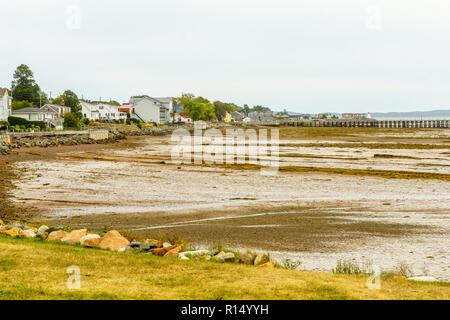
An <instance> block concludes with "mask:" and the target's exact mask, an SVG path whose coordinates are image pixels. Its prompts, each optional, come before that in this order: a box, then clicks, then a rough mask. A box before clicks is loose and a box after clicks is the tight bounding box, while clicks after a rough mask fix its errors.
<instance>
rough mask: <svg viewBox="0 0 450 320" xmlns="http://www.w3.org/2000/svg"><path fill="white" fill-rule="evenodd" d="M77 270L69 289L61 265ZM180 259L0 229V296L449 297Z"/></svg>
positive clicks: (449, 289)
mask: <svg viewBox="0 0 450 320" xmlns="http://www.w3.org/2000/svg"><path fill="white" fill-rule="evenodd" d="M71 265H77V266H79V267H80V270H81V289H80V290H69V289H68V288H67V286H66V281H67V279H68V277H69V275H68V274H67V273H66V270H67V267H68V266H71ZM366 279H367V276H353V275H351V276H349V275H334V274H329V273H319V272H308V271H291V270H285V269H281V268H275V269H272V268H262V267H253V266H245V265H237V264H219V263H213V262H206V261H205V262H200V261H180V260H178V259H172V258H161V257H155V256H148V255H144V254H132V253H117V252H111V251H104V250H99V249H88V248H82V247H73V246H69V245H65V244H58V243H48V242H45V241H38V240H26V239H13V238H9V237H6V236H0V299H450V285H449V284H433V283H417V282H412V281H405V280H396V279H391V278H389V279H382V280H381V290H369V289H367V288H366Z"/></svg>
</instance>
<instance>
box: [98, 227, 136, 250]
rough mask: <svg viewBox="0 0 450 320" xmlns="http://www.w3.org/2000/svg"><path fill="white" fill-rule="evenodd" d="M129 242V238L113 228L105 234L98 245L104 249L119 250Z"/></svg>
mask: <svg viewBox="0 0 450 320" xmlns="http://www.w3.org/2000/svg"><path fill="white" fill-rule="evenodd" d="M129 244H130V241H128V240H127V238H125V237H123V236H122V235H121V234H120V233H119V232H118V231H116V230H111V231H109V232H108V233H107V234H105V236H104V237H103V239H102V241H100V243H99V245H98V246H99V247H100V248H102V249H109V250H113V251H118V250H119V249H123V248H125V247H126V246H128V245H129Z"/></svg>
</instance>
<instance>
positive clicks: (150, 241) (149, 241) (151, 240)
mask: <svg viewBox="0 0 450 320" xmlns="http://www.w3.org/2000/svg"><path fill="white" fill-rule="evenodd" d="M153 242H156V244H157V245H158V242H159V241H158V240H155V239H147V240H145V243H153Z"/></svg>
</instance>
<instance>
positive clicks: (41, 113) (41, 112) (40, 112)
mask: <svg viewBox="0 0 450 320" xmlns="http://www.w3.org/2000/svg"><path fill="white" fill-rule="evenodd" d="M12 116H13V117H18V118H22V119H25V120H28V121H42V122H44V123H45V125H46V126H47V127H48V128H54V129H57V130H62V129H63V123H64V120H63V119H62V118H61V117H60V115H59V113H58V112H57V111H54V110H46V109H42V108H23V109H18V110H14V111H13V113H12Z"/></svg>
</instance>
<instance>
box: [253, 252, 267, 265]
mask: <svg viewBox="0 0 450 320" xmlns="http://www.w3.org/2000/svg"><path fill="white" fill-rule="evenodd" d="M269 261H270V258H269V256H268V255H267V254H263V253H260V254H257V255H256V258H255V262H254V263H253V264H254V265H255V266H259V265H261V264H264V263H267V262H269Z"/></svg>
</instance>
